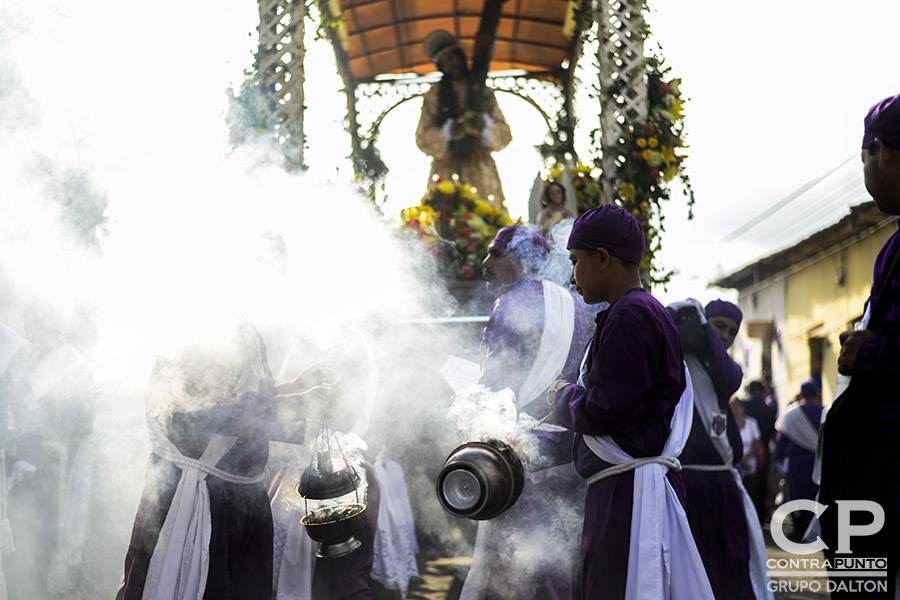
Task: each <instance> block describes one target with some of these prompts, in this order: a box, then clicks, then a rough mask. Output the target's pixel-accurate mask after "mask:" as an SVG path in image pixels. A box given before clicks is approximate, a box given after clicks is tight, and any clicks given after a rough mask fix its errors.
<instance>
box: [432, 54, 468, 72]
mask: <svg viewBox="0 0 900 600" xmlns="http://www.w3.org/2000/svg"><path fill="white" fill-rule="evenodd" d="M437 68H438V70H439V71H440V72H441V73H443V74H444V75H446V76H448V77H450V78H451V79H456V80H458V79H464V78H465V76H466V73H467V72H468V65H467V64H466V57H465V55H464V54H463V53H462V50H459V49H457V48H450V49H448V50H445V51H444V52H442V53H441V54H440V55H439V56H438V58H437Z"/></svg>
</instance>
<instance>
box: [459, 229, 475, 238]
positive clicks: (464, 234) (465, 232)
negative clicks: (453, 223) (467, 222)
mask: <svg viewBox="0 0 900 600" xmlns="http://www.w3.org/2000/svg"><path fill="white" fill-rule="evenodd" d="M470 235H472V230H471V229H469V228H468V227H463V228H462V229H460V230H459V236H460V237H469V236H470Z"/></svg>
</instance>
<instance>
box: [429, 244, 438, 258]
mask: <svg viewBox="0 0 900 600" xmlns="http://www.w3.org/2000/svg"><path fill="white" fill-rule="evenodd" d="M429 252H431V254H433V255H434V256H437V254H438V252H440V250H438V247H437V246H434V247H432V248H431V249H430V250H429Z"/></svg>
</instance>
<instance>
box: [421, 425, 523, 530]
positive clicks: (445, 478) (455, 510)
mask: <svg viewBox="0 0 900 600" xmlns="http://www.w3.org/2000/svg"><path fill="white" fill-rule="evenodd" d="M524 481H525V470H524V468H523V467H522V461H521V460H520V459H519V456H518V455H517V454H516V453H515V451H514V450H513V449H512V448H511V447H510V446H509V445H508V444H505V443H503V442H501V441H498V440H488V441H484V442H467V443H465V444H463V445H462V446H459V447H458V448H456V449H455V450H454V451H453V452H451V453H450V455H449V456H448V457H447V460H446V461H444V466H443V468H442V469H441V472H440V474H439V475H438V478H437V486H436V487H437V496H438V500H440V502H441V505H442V506H443V507H444V509H445V510H446V511H447V512H449V513H451V514H453V515H456V516H458V517H466V518H469V519H473V520H476V521H484V520H486V519H493V518H494V517H496V516H497V515H499V514H501V513H502V512H503V511H505V510H507V509H508V508H509V507H511V506H512V505H513V504H515V502H516V500H518V499H519V495H520V494H521V493H522V486H523V484H524Z"/></svg>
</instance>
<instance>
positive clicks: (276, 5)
mask: <svg viewBox="0 0 900 600" xmlns="http://www.w3.org/2000/svg"><path fill="white" fill-rule="evenodd" d="M305 15H306V4H305V2H304V0H259V51H258V52H257V55H256V69H257V77H258V78H259V85H260V89H261V91H262V94H263V97H264V100H263V102H262V105H263V109H264V110H265V111H266V112H267V113H268V114H267V115H266V118H265V122H267V123H269V124H270V126H271V127H272V133H274V134H275V138H276V140H277V141H278V143H279V145H280V146H281V148H282V152H283V154H284V157H285V162H286V163H287V165H288V167H290V168H297V169H303V168H305V165H304V163H303V146H304V144H305V137H304V135H303V80H304V72H303V58H304V55H305V54H306V50H305V48H304V46H303V34H304V22H303V19H304V16H305Z"/></svg>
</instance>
